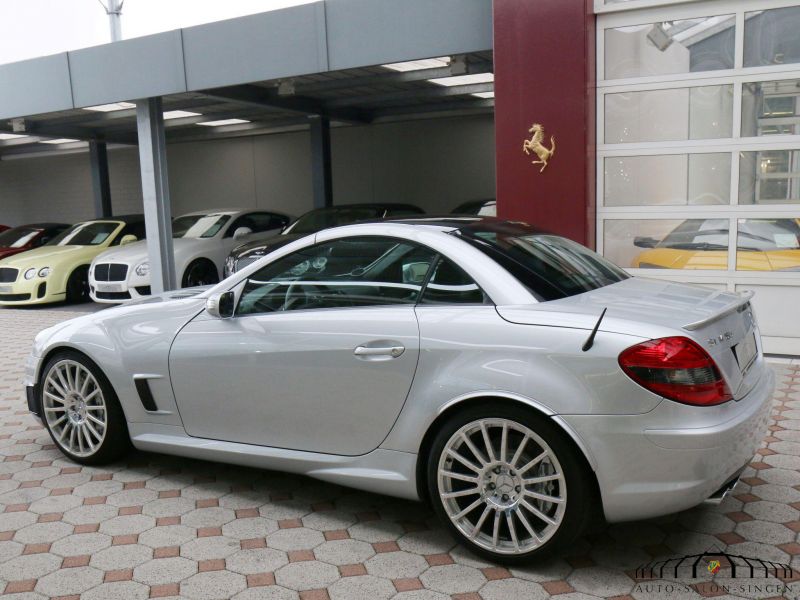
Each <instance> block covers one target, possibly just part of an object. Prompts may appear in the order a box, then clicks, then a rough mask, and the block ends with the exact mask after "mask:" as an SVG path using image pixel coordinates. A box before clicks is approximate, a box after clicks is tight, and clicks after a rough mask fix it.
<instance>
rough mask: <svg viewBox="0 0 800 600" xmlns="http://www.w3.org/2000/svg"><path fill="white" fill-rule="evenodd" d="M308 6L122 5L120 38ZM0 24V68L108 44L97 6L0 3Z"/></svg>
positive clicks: (160, 1) (194, 0)
mask: <svg viewBox="0 0 800 600" xmlns="http://www.w3.org/2000/svg"><path fill="white" fill-rule="evenodd" d="M310 1H311V0H125V3H124V5H123V8H122V37H123V38H125V39H127V38H132V37H139V36H142V35H149V34H151V33H158V32H159V31H168V30H170V29H178V28H180V27H189V26H191V25H199V24H201V23H210V22H212V21H219V20H222V19H230V18H233V17H239V16H242V15H249V14H253V13H259V12H264V11H268V10H274V9H278V8H285V7H287V6H294V5H297V4H304V3H306V2H310ZM102 2H103V3H105V0H102ZM0 23H2V24H3V25H2V29H0V64H4V63H9V62H14V61H18V60H25V59H27V58H34V57H37V56H46V55H48V54H57V53H59V52H64V51H65V50H74V49H76V48H85V47H87V46H96V45H97V44H105V43H106V42H109V41H111V34H110V32H109V26H108V17H107V16H106V13H105V10H104V9H103V6H101V0H0Z"/></svg>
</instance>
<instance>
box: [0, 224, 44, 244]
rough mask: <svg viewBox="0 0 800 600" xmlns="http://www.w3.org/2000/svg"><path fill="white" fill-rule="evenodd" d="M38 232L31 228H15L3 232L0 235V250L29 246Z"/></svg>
mask: <svg viewBox="0 0 800 600" xmlns="http://www.w3.org/2000/svg"><path fill="white" fill-rule="evenodd" d="M39 231H40V230H39V229H32V228H31V227H15V228H14V229H9V230H8V231H4V232H3V233H0V248H22V247H23V246H25V245H27V244H29V243H30V242H31V240H33V238H35V237H36V235H37V234H38V233H39Z"/></svg>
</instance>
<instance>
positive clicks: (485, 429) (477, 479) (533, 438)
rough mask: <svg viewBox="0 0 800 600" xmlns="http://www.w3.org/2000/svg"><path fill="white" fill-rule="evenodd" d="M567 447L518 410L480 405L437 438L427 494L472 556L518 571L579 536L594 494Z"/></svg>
mask: <svg viewBox="0 0 800 600" xmlns="http://www.w3.org/2000/svg"><path fill="white" fill-rule="evenodd" d="M585 471H586V469H585V468H584V466H583V464H582V461H581V460H580V458H579V457H578V455H577V452H576V451H575V449H574V447H573V446H572V444H571V442H569V441H568V440H566V439H565V437H564V435H563V434H562V432H560V431H559V430H558V429H557V428H556V427H555V426H554V425H553V424H552V423H550V422H549V421H548V420H547V419H546V418H544V417H540V416H538V415H536V414H535V413H532V412H531V411H529V410H526V409H525V408H523V407H514V406H497V407H491V406H489V405H487V406H479V407H473V408H470V409H467V410H465V411H463V412H461V413H458V414H456V415H455V416H454V417H453V418H451V419H450V420H449V421H448V422H447V423H445V425H444V426H443V427H442V429H441V430H440V431H439V432H438V434H437V435H436V437H435V439H434V441H433V444H432V447H431V454H430V456H429V461H428V489H429V490H430V495H431V500H432V502H433V505H434V508H435V510H436V512H437V513H438V514H439V516H440V517H441V518H442V519H443V520H444V522H445V523H446V524H447V525H448V527H449V528H450V529H451V530H452V531H453V533H454V534H455V535H456V537H457V538H458V539H460V541H461V542H462V543H463V544H465V545H466V546H467V547H468V548H469V549H470V550H472V551H473V552H475V553H476V554H479V555H482V556H484V557H486V558H489V559H491V560H493V561H497V562H505V563H509V564H519V563H523V562H526V561H529V560H531V559H533V558H535V557H537V556H541V555H543V554H546V553H548V552H549V551H550V550H551V549H553V548H554V547H556V546H560V545H563V544H565V543H568V542H570V541H572V540H574V538H575V537H576V536H577V535H578V534H579V533H580V532H581V531H582V529H583V527H584V525H585V521H586V516H587V515H588V514H589V509H590V506H591V496H592V487H591V485H589V479H588V477H587V473H586V472H585Z"/></svg>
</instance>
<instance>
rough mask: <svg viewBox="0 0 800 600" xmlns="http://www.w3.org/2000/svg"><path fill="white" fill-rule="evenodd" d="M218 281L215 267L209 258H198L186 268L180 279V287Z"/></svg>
mask: <svg viewBox="0 0 800 600" xmlns="http://www.w3.org/2000/svg"><path fill="white" fill-rule="evenodd" d="M217 283H219V273H218V272H217V267H216V266H215V265H214V263H212V262H211V261H210V260H203V259H199V260H196V261H194V262H193V263H192V264H190V265H189V266H188V267H187V268H186V272H184V274H183V278H182V280H181V287H184V288H188V287H198V286H203V285H214V284H217Z"/></svg>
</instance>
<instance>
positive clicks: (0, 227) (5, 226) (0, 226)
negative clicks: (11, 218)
mask: <svg viewBox="0 0 800 600" xmlns="http://www.w3.org/2000/svg"><path fill="white" fill-rule="evenodd" d="M6 229H11V227H9V226H8V225H0V232H3V231H5V230H6Z"/></svg>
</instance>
